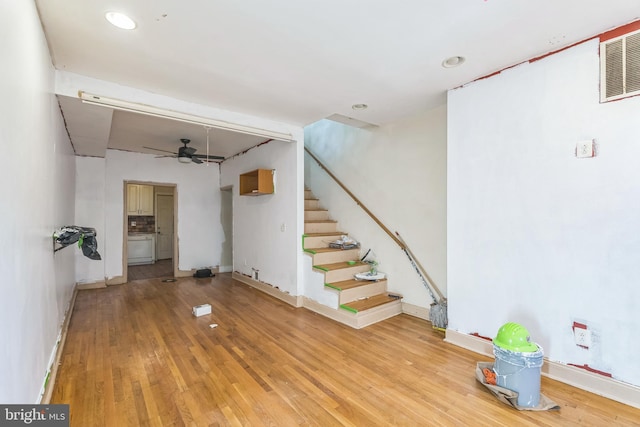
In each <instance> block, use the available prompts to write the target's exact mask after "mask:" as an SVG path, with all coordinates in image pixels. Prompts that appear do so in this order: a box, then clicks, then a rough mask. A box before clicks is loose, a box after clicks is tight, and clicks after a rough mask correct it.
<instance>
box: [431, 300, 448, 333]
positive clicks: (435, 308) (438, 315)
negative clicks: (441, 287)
mask: <svg viewBox="0 0 640 427" xmlns="http://www.w3.org/2000/svg"><path fill="white" fill-rule="evenodd" d="M429 320H430V321H431V325H432V326H433V327H434V328H435V329H440V330H445V329H447V324H448V319H447V303H446V302H445V301H441V302H439V303H435V302H434V303H433V304H431V308H430V309H429Z"/></svg>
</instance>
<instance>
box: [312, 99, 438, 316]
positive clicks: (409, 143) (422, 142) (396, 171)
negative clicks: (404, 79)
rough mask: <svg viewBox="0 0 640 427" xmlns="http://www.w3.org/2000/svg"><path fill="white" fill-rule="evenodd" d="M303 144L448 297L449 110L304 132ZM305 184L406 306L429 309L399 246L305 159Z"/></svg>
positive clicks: (319, 124)
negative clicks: (376, 124) (375, 263)
mask: <svg viewBox="0 0 640 427" xmlns="http://www.w3.org/2000/svg"><path fill="white" fill-rule="evenodd" d="M305 145H306V146H307V147H308V148H309V149H310V150H311V151H312V152H313V153H314V154H315V155H316V156H317V157H318V158H319V159H320V160H321V161H322V162H323V163H324V164H325V165H326V166H327V167H328V168H329V169H330V170H331V171H332V173H333V174H334V175H336V176H337V177H338V179H340V181H342V182H343V183H344V184H345V186H346V187H347V188H349V189H350V191H351V192H352V193H354V194H355V195H356V197H358V199H360V200H361V202H362V203H363V204H364V205H366V206H367V207H368V208H369V210H371V211H372V212H373V213H374V214H375V215H376V216H377V217H378V218H379V219H380V220H381V222H382V223H383V224H385V225H386V226H387V228H389V229H390V230H391V231H392V232H396V231H397V232H399V233H400V235H401V236H402V237H403V239H404V240H405V241H406V242H407V244H408V245H409V247H410V248H411V250H412V251H413V252H414V253H415V256H416V257H417V259H418V260H419V261H420V262H421V263H422V265H423V266H424V267H425V269H426V270H427V272H428V274H429V275H430V276H431V278H432V279H433V281H434V282H435V283H436V285H437V286H438V287H439V288H440V289H441V290H442V292H443V293H445V294H446V289H447V274H446V107H445V106H441V107H438V108H435V109H432V110H430V111H427V112H424V113H422V114H419V115H416V116H414V117H410V118H406V119H403V120H399V121H396V122H394V123H390V124H386V125H384V126H380V127H376V128H370V129H357V128H353V127H350V126H346V125H343V124H340V123H336V122H332V121H329V120H322V121H320V122H317V123H314V124H312V125H309V126H307V127H306V128H305ZM305 183H306V184H307V186H308V187H310V189H311V190H312V191H313V193H314V195H315V196H316V197H317V198H319V199H320V203H321V204H322V205H323V207H324V208H326V209H328V210H329V212H330V214H331V216H332V218H333V219H335V220H337V221H338V228H339V229H340V230H343V231H347V232H348V233H349V235H350V236H351V237H353V238H355V239H356V240H357V241H359V242H360V243H361V256H363V255H364V253H365V252H366V251H367V250H368V249H371V250H372V253H371V254H370V257H369V258H371V257H374V258H375V259H376V260H377V261H378V262H379V266H378V267H379V270H380V271H383V272H385V273H386V274H387V276H388V279H389V280H388V290H389V291H392V292H397V293H400V294H402V295H403V296H404V299H403V302H404V303H407V304H411V305H413V306H416V307H420V308H424V309H425V310H426V309H427V308H428V307H429V305H430V304H431V302H432V299H431V297H430V296H429V293H428V292H427V290H426V289H425V288H424V286H423V284H422V282H421V280H420V277H419V276H418V275H417V273H416V272H415V270H414V269H413V267H412V266H411V264H410V262H409V259H408V258H407V256H406V255H405V254H404V252H403V251H402V250H401V249H400V248H399V246H398V245H397V244H396V243H395V242H394V241H393V240H392V239H391V238H390V237H389V236H388V235H387V234H386V233H384V231H382V229H381V228H380V227H379V226H378V225H377V224H376V223H375V222H374V221H373V220H372V219H370V217H369V216H368V215H367V214H366V213H365V212H364V211H363V210H362V209H361V208H360V207H359V206H357V205H356V203H355V202H354V201H353V199H351V198H350V197H349V196H348V195H347V194H346V193H345V192H344V191H343V190H342V189H341V188H340V187H339V186H338V184H336V183H335V182H334V181H333V180H332V179H331V178H330V177H329V176H328V175H327V174H326V173H325V172H324V171H323V170H321V169H320V167H319V166H318V165H317V163H316V162H315V161H314V160H313V159H312V158H311V157H309V156H308V155H306V156H305Z"/></svg>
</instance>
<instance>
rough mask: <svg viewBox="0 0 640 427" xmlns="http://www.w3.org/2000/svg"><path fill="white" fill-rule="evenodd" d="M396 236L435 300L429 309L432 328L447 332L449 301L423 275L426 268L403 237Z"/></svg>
mask: <svg viewBox="0 0 640 427" xmlns="http://www.w3.org/2000/svg"><path fill="white" fill-rule="evenodd" d="M396 235H397V236H398V240H400V242H401V243H402V246H401V248H402V251H403V252H404V253H405V254H406V255H407V257H408V258H409V262H411V265H412V266H413V268H414V269H415V270H416V273H418V276H420V280H422V284H423V285H424V287H425V288H427V291H429V295H430V296H431V299H433V301H434V302H433V303H432V304H431V307H430V308H429V320H430V321H431V326H432V327H433V329H437V330H438V331H442V332H444V331H446V329H447V325H448V323H449V320H448V318H447V299H446V298H445V297H444V296H443V295H442V292H440V289H438V287H437V286H436V285H434V284H433V281H432V280H430V279H429V276H428V275H427V273H426V272H425V273H424V274H422V272H423V271H425V270H424V268H423V267H422V265H420V263H419V262H418V261H417V260H416V259H415V257H414V256H413V253H411V250H410V249H409V248H408V247H407V244H406V243H405V242H404V240H402V237H400V233H398V232H397V231H396ZM425 276H426V277H425ZM436 294H437V297H436Z"/></svg>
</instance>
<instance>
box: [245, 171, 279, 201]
mask: <svg viewBox="0 0 640 427" xmlns="http://www.w3.org/2000/svg"><path fill="white" fill-rule="evenodd" d="M273 174H274V170H273V169H256V170H254V171H251V172H247V173H243V174H241V175H240V195H241V196H261V195H263V194H273Z"/></svg>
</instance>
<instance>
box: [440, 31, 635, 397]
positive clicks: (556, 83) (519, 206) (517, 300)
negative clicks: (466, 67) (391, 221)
mask: <svg viewBox="0 0 640 427" xmlns="http://www.w3.org/2000/svg"><path fill="white" fill-rule="evenodd" d="M598 90H599V59H598V41H597V40H592V41H588V42H586V43H583V44H581V45H578V46H576V47H573V48H571V49H568V50H566V51H563V52H560V53H557V54H555V55H552V56H550V57H547V58H544V59H543V60H540V61H537V62H534V63H531V64H525V65H521V66H518V67H516V68H513V69H510V70H507V71H504V72H502V73H501V74H499V75H496V76H493V77H491V78H488V79H485V80H481V81H478V82H475V83H472V84H469V85H467V86H465V87H463V88H460V89H458V90H453V91H451V92H450V93H449V100H448V108H449V110H448V122H449V130H448V134H449V150H448V185H449V193H448V213H449V216H448V279H449V322H450V323H449V328H452V329H454V330H457V331H460V332H463V333H471V332H478V333H480V334H481V335H486V336H489V337H493V336H495V333H496V332H497V330H498V328H499V327H500V326H501V325H502V324H503V323H505V322H508V321H515V322H520V323H522V324H524V325H525V326H526V327H527V328H528V329H529V331H530V332H531V335H532V339H533V340H534V341H536V342H538V343H540V344H541V345H542V346H543V347H544V350H545V354H546V356H548V357H549V358H550V359H551V360H554V361H560V362H563V363H575V364H579V365H582V364H589V366H591V367H593V368H596V369H600V370H603V371H607V372H611V373H612V374H613V376H614V378H616V379H619V380H622V381H625V382H628V383H631V384H635V385H640V364H638V354H640V341H639V340H638V330H640V317H639V316H638V308H637V303H638V301H640V288H639V287H638V282H640V262H639V260H640V238H639V237H638V236H640V221H639V220H638V219H639V212H640V168H638V158H640V128H639V127H638V113H639V112H640V97H635V98H630V99H625V100H621V101H618V102H611V103H606V104H600V103H599V101H598V99H599V93H598ZM591 138H595V139H596V140H597V144H598V156H597V157H595V158H589V159H578V158H576V157H575V155H574V152H575V147H576V142H577V141H579V140H583V139H591ZM573 321H581V322H584V323H586V324H587V325H588V326H589V328H591V329H593V330H594V333H595V342H594V344H593V346H592V348H591V349H590V350H584V349H581V348H579V347H577V346H576V345H575V344H574V342H573V337H572V333H571V326H572V323H573Z"/></svg>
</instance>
